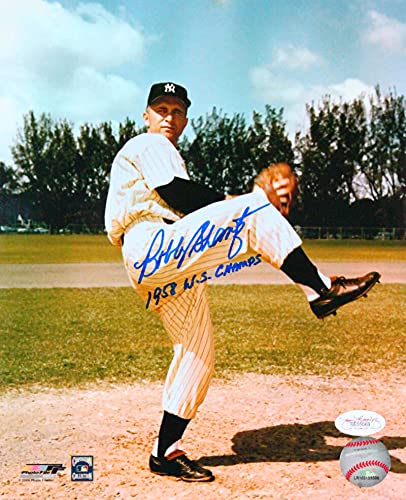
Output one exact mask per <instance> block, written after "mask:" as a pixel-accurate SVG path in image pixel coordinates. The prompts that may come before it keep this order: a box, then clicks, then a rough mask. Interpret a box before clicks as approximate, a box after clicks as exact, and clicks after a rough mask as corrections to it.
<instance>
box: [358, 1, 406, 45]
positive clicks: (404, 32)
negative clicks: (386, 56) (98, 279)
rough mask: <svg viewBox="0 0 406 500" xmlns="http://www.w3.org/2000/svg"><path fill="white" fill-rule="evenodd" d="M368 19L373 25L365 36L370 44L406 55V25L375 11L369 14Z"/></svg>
mask: <svg viewBox="0 0 406 500" xmlns="http://www.w3.org/2000/svg"><path fill="white" fill-rule="evenodd" d="M368 17H369V20H370V23H371V25H370V27H369V29H368V30H367V32H366V33H365V36H364V38H365V40H366V41H367V42H368V43H371V44H375V45H380V46H381V47H382V48H383V49H385V50H388V51H390V52H395V53H406V23H402V22H400V21H398V20H397V19H393V18H391V17H388V16H385V15H384V14H381V13H379V12H377V11H375V10H372V11H370V12H368Z"/></svg>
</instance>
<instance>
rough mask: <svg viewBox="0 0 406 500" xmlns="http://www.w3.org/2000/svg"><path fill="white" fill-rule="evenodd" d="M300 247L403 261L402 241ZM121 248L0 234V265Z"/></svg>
mask: <svg viewBox="0 0 406 500" xmlns="http://www.w3.org/2000/svg"><path fill="white" fill-rule="evenodd" d="M304 248H305V250H306V251H307V252H308V254H309V255H310V257H312V259H313V260H315V261H316V262H321V261H338V262H351V261H355V262H359V261H388V260H398V261H399V260H402V261H404V260H406V243H405V242H403V241H381V240H377V241H370V240H305V242H304ZM121 260H122V258H121V251H120V249H119V248H117V247H114V246H113V245H111V244H110V242H109V241H108V239H107V236H105V235H87V234H86V235H84V234H80V235H48V234H2V235H0V263H1V264H54V263H72V262H121Z"/></svg>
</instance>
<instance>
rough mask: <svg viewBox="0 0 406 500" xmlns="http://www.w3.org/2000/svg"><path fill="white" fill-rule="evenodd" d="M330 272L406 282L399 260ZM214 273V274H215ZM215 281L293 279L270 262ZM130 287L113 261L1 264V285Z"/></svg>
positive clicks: (405, 267) (335, 265) (336, 266)
mask: <svg viewBox="0 0 406 500" xmlns="http://www.w3.org/2000/svg"><path fill="white" fill-rule="evenodd" d="M318 265H319V268H320V270H321V271H322V272H324V273H325V274H326V275H328V276H331V275H337V274H340V275H341V274H342V275H346V276H361V275H363V274H366V273H367V272H369V271H371V270H377V271H379V272H380V273H381V274H382V280H381V281H382V283H406V264H405V262H404V261H399V262H320V263H318ZM213 274H214V273H212V275H213ZM212 283H213V284H218V285H226V284H238V283H239V284H251V285H252V284H288V283H291V281H290V280H289V279H288V278H287V277H286V276H285V275H284V274H283V273H281V272H279V271H277V270H276V269H274V268H272V267H271V266H269V265H267V264H260V265H259V266H256V267H254V268H249V269H242V270H240V271H238V272H235V273H232V274H228V275H227V276H225V277H221V278H216V279H214V280H213V281H212ZM107 286H108V287H114V286H130V283H129V280H128V277H127V274H126V272H125V270H124V266H123V265H122V264H121V263H118V264H109V263H98V264H89V263H87V264H8V265H0V288H50V287H64V288H65V287H68V288H70V287H75V288H76V287H80V288H82V287H85V288H87V287H107Z"/></svg>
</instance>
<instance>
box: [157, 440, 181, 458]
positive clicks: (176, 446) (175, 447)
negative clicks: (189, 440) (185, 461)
mask: <svg viewBox="0 0 406 500" xmlns="http://www.w3.org/2000/svg"><path fill="white" fill-rule="evenodd" d="M179 445H180V440H179V441H175V442H174V443H173V444H171V445H170V446H169V448H168V449H167V450H166V451H165V456H166V457H167V456H168V455H169V454H171V453H172V452H174V451H176V450H179ZM152 456H153V457H155V458H157V457H158V438H156V439H155V443H154V447H153V448H152Z"/></svg>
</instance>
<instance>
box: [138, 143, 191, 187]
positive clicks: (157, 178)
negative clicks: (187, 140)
mask: <svg viewBox="0 0 406 500" xmlns="http://www.w3.org/2000/svg"><path fill="white" fill-rule="evenodd" d="M137 160H138V161H137V162H136V163H137V166H138V168H139V169H140V171H141V173H142V175H143V177H144V179H145V182H146V184H147V185H148V187H149V189H151V190H153V189H155V188H157V187H158V186H164V185H166V184H169V183H170V182H172V181H173V179H174V178H175V177H179V178H181V179H186V180H188V179H189V175H188V174H187V171H186V166H185V163H184V161H183V159H182V157H181V156H180V154H179V152H178V150H177V149H176V148H175V146H174V145H173V144H172V143H171V142H170V141H169V139H167V138H166V137H164V136H163V135H162V134H148V144H146V146H145V147H144V148H143V149H142V151H141V152H140V153H139V155H138V159H137Z"/></svg>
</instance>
